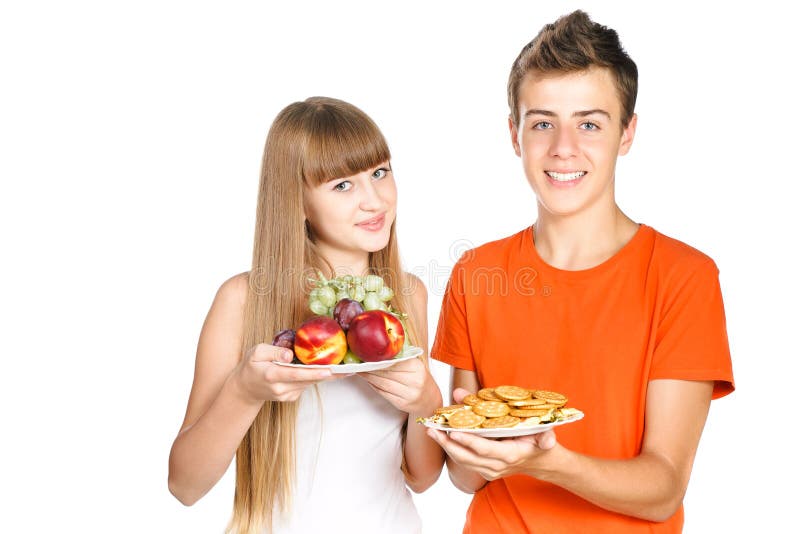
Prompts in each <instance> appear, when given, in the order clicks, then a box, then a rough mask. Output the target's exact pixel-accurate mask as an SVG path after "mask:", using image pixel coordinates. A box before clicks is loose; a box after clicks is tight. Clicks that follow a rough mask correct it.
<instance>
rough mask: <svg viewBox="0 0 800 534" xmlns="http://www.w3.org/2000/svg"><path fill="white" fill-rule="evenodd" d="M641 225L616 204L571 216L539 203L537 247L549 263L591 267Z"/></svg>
mask: <svg viewBox="0 0 800 534" xmlns="http://www.w3.org/2000/svg"><path fill="white" fill-rule="evenodd" d="M638 228H639V225H638V224H636V223H635V222H633V221H632V220H631V219H629V218H628V216H626V215H625V214H624V213H622V210H620V209H619V207H618V206H617V205H616V204H614V205H613V207H612V208H611V209H604V210H602V211H600V210H589V211H585V212H582V213H579V214H575V215H570V216H561V215H554V214H552V213H550V212H547V211H546V210H545V209H543V208H542V207H541V206H539V217H538V219H537V221H536V226H535V227H534V232H535V233H534V241H535V245H536V251H537V252H538V254H539V257H541V258H542V259H543V260H544V261H545V262H546V263H548V264H550V265H552V266H553V267H556V268H558V269H563V270H567V271H577V270H583V269H590V268H592V267H595V266H597V265H600V264H601V263H603V262H604V261H606V260H608V259H609V258H611V257H612V256H613V255H614V254H616V253H617V252H618V251H619V250H620V249H621V248H622V247H623V246H625V244H626V243H627V242H628V241H630V240H631V238H632V237H633V236H634V234H636V231H637V230H638Z"/></svg>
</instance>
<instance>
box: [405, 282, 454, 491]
mask: <svg viewBox="0 0 800 534" xmlns="http://www.w3.org/2000/svg"><path fill="white" fill-rule="evenodd" d="M409 276H411V275H409ZM415 282H416V291H415V292H414V295H413V297H412V306H413V310H412V311H413V315H412V317H413V319H414V325H415V326H416V328H417V332H419V338H420V340H419V343H420V346H421V347H422V348H423V349H424V350H425V357H426V358H427V356H428V292H427V291H426V289H425V285H424V284H423V283H422V281H420V280H415ZM420 363H421V362H420ZM423 376H424V378H425V382H424V391H425V392H426V394H425V395H424V397H423V398H424V402H421V403H419V404H418V405H417V406H415V408H414V409H413V412H414V413H412V412H409V414H408V421H407V423H406V442H405V447H404V449H403V456H404V458H405V461H406V470H407V473H406V483H407V484H408V487H409V488H411V489H412V490H413V491H414V492H416V493H421V492H423V491H425V490H426V489H428V488H429V487H431V486H432V485H433V484H434V483H435V482H436V480H437V479H438V478H439V474H440V473H441V472H442V466H443V465H444V451H443V450H442V448H441V447H439V445H438V444H437V443H436V442H435V441H434V440H432V439H431V438H429V437H428V435H427V434H426V433H425V427H424V426H422V425H420V424H417V422H416V420H417V418H418V417H428V416H429V415H431V414H432V413H433V411H434V410H435V409H436V408H439V407H440V406H442V393H441V391H439V386H437V385H436V382H435V381H434V379H433V376H432V375H431V373H430V371H429V369H428V366H427V365H425V369H424V374H423Z"/></svg>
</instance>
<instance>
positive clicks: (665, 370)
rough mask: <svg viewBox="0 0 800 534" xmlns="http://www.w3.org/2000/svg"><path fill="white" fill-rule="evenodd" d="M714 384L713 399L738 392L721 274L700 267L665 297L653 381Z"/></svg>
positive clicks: (712, 268)
mask: <svg viewBox="0 0 800 534" xmlns="http://www.w3.org/2000/svg"><path fill="white" fill-rule="evenodd" d="M659 378H669V379H679V380H714V391H713V394H712V398H715V399H716V398H719V397H723V396H725V395H727V394H728V393H730V392H732V391H733V390H734V383H733V369H732V365H731V356H730V349H729V347H728V334H727V330H726V326H725V310H724V307H723V304H722V291H721V290H720V285H719V271H718V269H717V266H716V265H715V264H714V262H713V261H711V260H710V259H708V260H707V261H706V262H704V263H702V264H700V265H699V266H697V268H696V269H694V270H693V272H691V274H689V275H688V277H685V279H684V280H681V281H679V282H678V283H677V284H676V287H675V288H674V289H673V290H672V291H671V294H670V295H667V297H666V298H665V299H664V302H663V308H662V313H661V317H660V319H659V322H658V326H657V329H656V344H655V348H654V352H653V362H652V366H651V369H650V379H651V380H653V379H659Z"/></svg>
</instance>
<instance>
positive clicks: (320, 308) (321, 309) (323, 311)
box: [308, 299, 328, 315]
mask: <svg viewBox="0 0 800 534" xmlns="http://www.w3.org/2000/svg"><path fill="white" fill-rule="evenodd" d="M308 307H309V308H310V309H311V311H312V312H314V313H316V314H317V315H328V307H327V306H325V305H324V304H323V303H322V302H320V301H319V300H318V299H314V300H311V301H309V303H308Z"/></svg>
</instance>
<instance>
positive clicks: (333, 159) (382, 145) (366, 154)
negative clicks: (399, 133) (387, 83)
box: [303, 113, 391, 187]
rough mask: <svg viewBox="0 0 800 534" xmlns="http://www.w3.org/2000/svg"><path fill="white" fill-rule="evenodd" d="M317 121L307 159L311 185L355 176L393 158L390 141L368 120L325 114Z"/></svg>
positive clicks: (307, 178)
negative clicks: (390, 152)
mask: <svg viewBox="0 0 800 534" xmlns="http://www.w3.org/2000/svg"><path fill="white" fill-rule="evenodd" d="M320 115H321V116H320ZM315 119H316V120H315V121H314V123H313V124H312V125H311V131H309V132H308V133H309V135H308V141H307V143H306V150H305V157H304V158H303V161H304V163H303V178H304V180H305V182H306V184H307V185H309V186H312V187H313V186H318V185H321V184H323V183H325V182H328V181H330V180H334V179H336V178H344V177H346V176H352V175H354V174H358V173H360V172H363V171H365V170H367V169H369V168H371V167H375V166H377V165H378V164H379V163H383V162H384V161H388V160H389V159H390V157H391V156H390V154H389V147H388V146H387V144H386V140H385V139H384V137H383V135H382V134H381V132H380V130H378V127H377V126H376V125H375V123H373V122H372V121H371V120H370V119H369V118H368V117H366V116H355V117H354V116H334V115H332V114H328V113H321V114H319V115H318V116H317V117H315Z"/></svg>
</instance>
